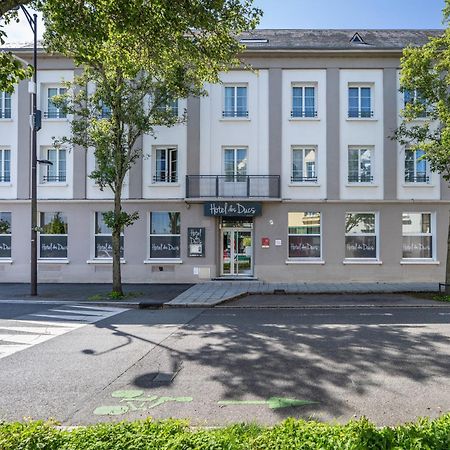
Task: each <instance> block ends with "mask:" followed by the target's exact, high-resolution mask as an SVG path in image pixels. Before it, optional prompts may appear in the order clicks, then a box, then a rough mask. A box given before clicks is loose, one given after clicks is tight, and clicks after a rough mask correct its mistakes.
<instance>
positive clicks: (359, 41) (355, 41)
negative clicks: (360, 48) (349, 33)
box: [350, 33, 366, 44]
mask: <svg viewBox="0 0 450 450" xmlns="http://www.w3.org/2000/svg"><path fill="white" fill-rule="evenodd" d="M350 42H351V43H352V44H365V43H366V42H364V39H363V38H362V37H361V35H360V34H359V33H355V34H354V35H353V37H352V38H351V39H350Z"/></svg>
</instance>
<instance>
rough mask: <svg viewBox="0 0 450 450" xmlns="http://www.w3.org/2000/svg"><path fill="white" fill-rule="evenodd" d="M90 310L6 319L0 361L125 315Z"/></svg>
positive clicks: (54, 311)
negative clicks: (92, 325) (53, 339)
mask: <svg viewBox="0 0 450 450" xmlns="http://www.w3.org/2000/svg"><path fill="white" fill-rule="evenodd" d="M83 309H85V311H83ZM86 309H87V310H86ZM92 309H93V307H85V306H82V305H73V306H64V309H58V307H55V308H54V309H48V310H46V311H41V312H39V313H34V314H27V315H24V316H21V317H19V318H16V319H8V320H5V321H4V323H3V324H2V321H1V320H0V359H1V358H5V357H7V356H10V355H13V354H14V353H17V352H20V351H22V350H26V349H27V348H30V347H32V346H34V345H37V344H41V343H42V342H45V341H48V340H49V339H52V338H54V337H56V336H61V335H63V334H66V333H69V332H70V331H74V330H77V329H79V328H82V327H85V326H86V325H89V324H92V323H95V322H98V321H100V320H103V319H106V318H108V317H112V316H115V315H116V314H120V313H121V312H124V311H126V309H124V308H101V307H95V308H94V311H93V310H92ZM41 318H42V319H41ZM48 319H54V320H48Z"/></svg>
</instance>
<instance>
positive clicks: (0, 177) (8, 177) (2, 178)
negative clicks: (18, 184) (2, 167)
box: [0, 175, 11, 183]
mask: <svg viewBox="0 0 450 450" xmlns="http://www.w3.org/2000/svg"><path fill="white" fill-rule="evenodd" d="M10 181H11V175H0V183H9V182H10Z"/></svg>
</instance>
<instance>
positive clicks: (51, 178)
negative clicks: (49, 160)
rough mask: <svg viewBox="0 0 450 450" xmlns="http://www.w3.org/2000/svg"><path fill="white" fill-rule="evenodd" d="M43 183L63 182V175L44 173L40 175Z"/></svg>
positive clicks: (64, 177) (64, 178)
mask: <svg viewBox="0 0 450 450" xmlns="http://www.w3.org/2000/svg"><path fill="white" fill-rule="evenodd" d="M42 181H43V182H44V183H64V182H65V181H66V176H65V175H44V176H43V177H42Z"/></svg>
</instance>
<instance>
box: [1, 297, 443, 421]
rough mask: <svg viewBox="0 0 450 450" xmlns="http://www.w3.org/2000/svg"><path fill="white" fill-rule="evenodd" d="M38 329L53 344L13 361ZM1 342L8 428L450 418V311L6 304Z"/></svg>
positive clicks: (31, 348)
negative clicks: (26, 421) (151, 421)
mask: <svg viewBox="0 0 450 450" xmlns="http://www.w3.org/2000/svg"><path fill="white" fill-rule="evenodd" d="M27 327H29V328H30V330H31V331H30V332H29V333H27V331H26V328H27ZM39 329H42V331H41V333H45V332H47V333H49V334H51V335H52V336H51V337H50V338H48V339H46V340H44V341H43V342H37V343H33V342H34V341H33V340H31V342H27V343H26V345H23V348H20V349H18V350H17V351H15V352H14V353H11V354H6V353H5V355H6V356H4V357H1V351H2V348H3V349H4V351H5V352H7V351H8V348H10V347H12V346H14V345H18V344H14V342H13V341H14V337H11V336H12V335H14V333H16V335H17V336H16V339H17V341H20V340H21V339H22V338H21V337H20V336H22V335H23V334H25V335H28V334H31V335H32V334H33V333H34V334H37V335H39V332H40V331H39ZM8 333H9V335H8ZM0 335H1V336H0V420H1V419H6V420H21V419H23V418H24V417H32V418H34V419H47V418H50V417H52V418H55V419H57V420H59V421H61V422H62V423H63V424H65V425H77V424H87V423H92V422H98V421H110V420H114V421H118V420H123V419H135V418H143V417H147V416H153V417H157V418H166V417H178V418H188V419H190V420H191V422H192V423H193V424H199V425H218V424H226V423H231V422H237V421H258V422H261V423H268V424H272V423H275V422H277V421H279V420H280V419H283V418H285V417H292V416H294V417H302V418H315V419H317V420H326V421H329V420H337V421H341V422H344V421H347V420H348V419H350V418H352V417H354V416H357V417H359V416H361V415H365V416H367V417H369V418H370V419H371V420H373V421H375V422H376V423H377V424H378V425H392V424H396V423H400V422H405V421H410V420H414V419H415V418H417V417H419V416H431V417H435V416H438V415H440V414H441V413H443V412H446V411H449V410H450V378H449V374H450V308H449V307H445V306H442V307H440V306H438V307H436V306H435V307H426V306H425V307H421V308H417V307H396V308H391V307H388V306H386V307H377V308H352V307H346V308H344V309H336V308H317V309H315V308H308V309H281V310H277V309H264V308H263V309H249V310H246V309H239V308H232V307H228V308H216V309H207V310H199V309H175V310H172V309H169V310H126V311H123V312H121V311H120V310H114V309H113V308H107V309H105V308H103V309H101V308H100V309H95V308H91V311H89V309H87V308H86V306H85V305H84V306H83V305H71V306H68V305H57V304H52V305H42V304H41V305H29V304H17V303H14V302H13V303H4V302H2V303H0ZM8 336H9V337H8ZM5 349H6V350H5Z"/></svg>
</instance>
